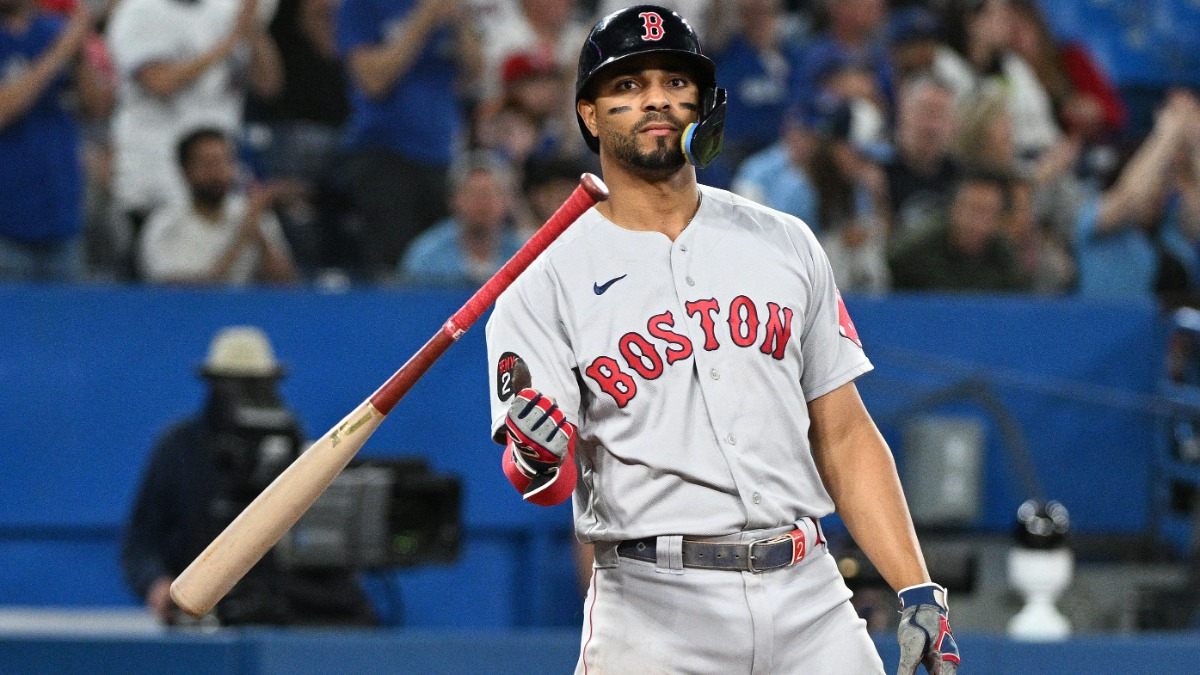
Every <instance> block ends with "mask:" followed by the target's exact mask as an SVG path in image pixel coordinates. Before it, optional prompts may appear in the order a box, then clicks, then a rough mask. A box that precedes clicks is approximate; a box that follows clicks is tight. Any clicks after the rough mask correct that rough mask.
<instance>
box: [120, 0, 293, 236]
mask: <svg viewBox="0 0 1200 675" xmlns="http://www.w3.org/2000/svg"><path fill="white" fill-rule="evenodd" d="M271 8H272V7H271V6H270V5H264V12H265V10H266V9H271ZM265 25H266V21H264V17H263V16H260V11H259V4H258V1H257V0H241V1H240V2H236V3H235V2H226V1H221V0H121V2H119V3H117V5H116V8H115V9H114V11H113V14H112V20H111V21H110V23H109V25H108V46H109V50H110V51H111V53H112V57H113V61H114V63H115V64H116V67H117V73H118V80H119V82H118V95H117V107H116V111H115V113H114V115H113V120H112V144H113V152H114V162H115V169H114V171H115V173H114V189H115V193H116V198H117V201H118V204H119V208H120V209H121V211H122V212H123V213H124V215H125V217H126V218H127V220H128V224H129V226H130V228H131V229H132V232H133V237H132V240H133V241H134V242H135V245H136V241H137V239H138V237H139V236H140V232H141V229H142V225H143V224H144V222H145V220H146V218H147V217H149V215H150V213H151V212H152V211H153V210H154V209H156V208H158V207H160V206H162V205H164V204H167V203H169V202H172V201H176V200H179V199H181V198H186V196H187V189H186V185H185V184H184V181H183V177H182V176H181V175H180V174H179V169H178V164H177V163H176V162H175V161H174V158H173V157H172V155H171V153H172V151H173V149H174V148H176V147H177V145H178V143H179V140H180V139H181V138H183V136H184V135H185V134H187V133H188V132H190V131H192V130H193V129H197V128H200V127H215V128H218V129H221V130H223V131H224V132H225V133H227V134H229V136H230V137H231V138H238V136H239V134H240V132H241V129H242V109H243V106H244V104H245V99H246V94H247V92H248V91H250V90H253V91H254V92H255V93H257V94H258V95H260V96H262V97H264V98H271V97H272V96H274V95H276V94H277V93H278V92H279V90H280V88H281V87H282V85H283V69H282V66H281V65H280V61H279V53H278V51H277V49H276V47H275V43H274V41H273V40H272V39H271V37H270V36H269V35H268V34H267V32H266V30H265Z"/></svg>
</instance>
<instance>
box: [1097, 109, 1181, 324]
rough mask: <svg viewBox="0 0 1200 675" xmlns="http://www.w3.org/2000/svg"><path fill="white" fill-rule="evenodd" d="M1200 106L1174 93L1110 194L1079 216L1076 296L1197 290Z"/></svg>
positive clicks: (1174, 296)
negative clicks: (1077, 285) (1078, 294)
mask: <svg viewBox="0 0 1200 675" xmlns="http://www.w3.org/2000/svg"><path fill="white" fill-rule="evenodd" d="M1197 241H1200V99H1197V98H1196V96H1194V95H1193V94H1190V93H1184V92H1181V91H1177V92H1173V93H1171V94H1170V95H1169V96H1168V98H1167V100H1166V103H1165V104H1164V105H1163V107H1162V108H1161V109H1160V111H1159V112H1158V116H1157V119H1156V120H1155V123H1154V128H1153V130H1152V131H1151V132H1150V135H1149V136H1148V137H1147V138H1146V140H1145V141H1144V142H1143V143H1142V145H1141V146H1140V147H1139V148H1138V149H1137V151H1136V152H1135V153H1134V154H1133V156H1132V157H1131V158H1130V160H1129V162H1128V163H1127V164H1126V165H1125V167H1124V168H1123V169H1122V170H1121V171H1120V172H1119V174H1118V175H1117V177H1116V180H1115V182H1114V184H1113V185H1112V186H1110V187H1109V188H1108V189H1107V190H1104V191H1103V192H1099V193H1097V194H1094V195H1091V196H1090V197H1089V199H1088V201H1087V202H1086V203H1085V204H1084V207H1083V208H1082V209H1080V211H1079V219H1078V223H1077V224H1076V240H1075V246H1076V255H1077V258H1078V264H1079V293H1080V295H1084V296H1089V297H1104V298H1136V297H1151V296H1152V295H1154V294H1157V295H1158V296H1159V297H1160V298H1163V299H1165V300H1178V299H1179V298H1180V297H1186V296H1188V295H1190V294H1192V293H1194V292H1195V289H1196V288H1197V287H1198V286H1200V275H1198V274H1197V268H1198V266H1197V259H1196V256H1197V247H1196V246H1197Z"/></svg>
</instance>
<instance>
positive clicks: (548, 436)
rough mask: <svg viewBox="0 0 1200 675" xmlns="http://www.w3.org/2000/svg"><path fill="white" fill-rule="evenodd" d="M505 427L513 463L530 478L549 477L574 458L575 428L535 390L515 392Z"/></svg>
mask: <svg viewBox="0 0 1200 675" xmlns="http://www.w3.org/2000/svg"><path fill="white" fill-rule="evenodd" d="M504 424H505V427H506V428H507V430H508V437H509V441H510V444H511V446H512V449H513V460H514V461H515V462H516V464H517V466H518V467H519V468H520V469H521V472H522V473H524V474H525V475H526V476H529V477H530V478H534V477H537V476H539V475H546V474H549V473H552V472H554V471H555V470H557V468H558V467H559V466H560V465H562V463H563V462H564V461H566V460H568V459H571V458H573V453H574V449H575V425H574V424H571V423H570V422H568V421H567V419H566V417H565V416H564V415H563V412H562V410H561V409H559V407H558V405H557V404H555V403H554V401H553V400H551V399H550V398H548V397H547V396H545V395H543V394H542V393H541V392H539V391H537V390H536V389H528V388H527V389H522V390H521V391H519V392H517V396H516V398H515V399H514V400H513V402H512V405H511V406H509V409H508V418H507V419H506V420H505V422H504Z"/></svg>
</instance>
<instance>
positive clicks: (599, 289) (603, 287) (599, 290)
mask: <svg viewBox="0 0 1200 675" xmlns="http://www.w3.org/2000/svg"><path fill="white" fill-rule="evenodd" d="M627 276H629V275H628V274H622V275H621V276H619V277H617V278H616V279H609V280H608V281H606V282H604V283H603V284H593V285H592V290H593V291H596V295H604V291H607V290H608V287H609V286H612V285H613V284H615V283H617V282H618V281H620V280H622V279H624V278H625V277H627Z"/></svg>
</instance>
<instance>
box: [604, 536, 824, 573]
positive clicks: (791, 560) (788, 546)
mask: <svg viewBox="0 0 1200 675" xmlns="http://www.w3.org/2000/svg"><path fill="white" fill-rule="evenodd" d="M657 541H658V537H646V538H645V539H629V540H626V541H623V542H621V543H620V544H617V555H619V556H621V557H623V558H632V559H634V560H642V561H645V562H658V551H657ZM817 543H819V542H805V537H804V531H803V530H800V529H795V530H792V531H791V532H788V533H786V534H781V535H778V536H775V537H770V538H768V539H758V540H756V541H751V542H741V543H738V542H715V541H695V540H692V539H684V540H683V551H682V552H683V566H684V567H697V568H700V569H707V570H735V571H741V572H765V571H767V570H773V569H778V568H780V567H787V566H789V565H794V564H796V563H798V562H800V561H801V560H803V559H804V555H805V554H806V553H807V552H808V546H809V545H816V544H817Z"/></svg>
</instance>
